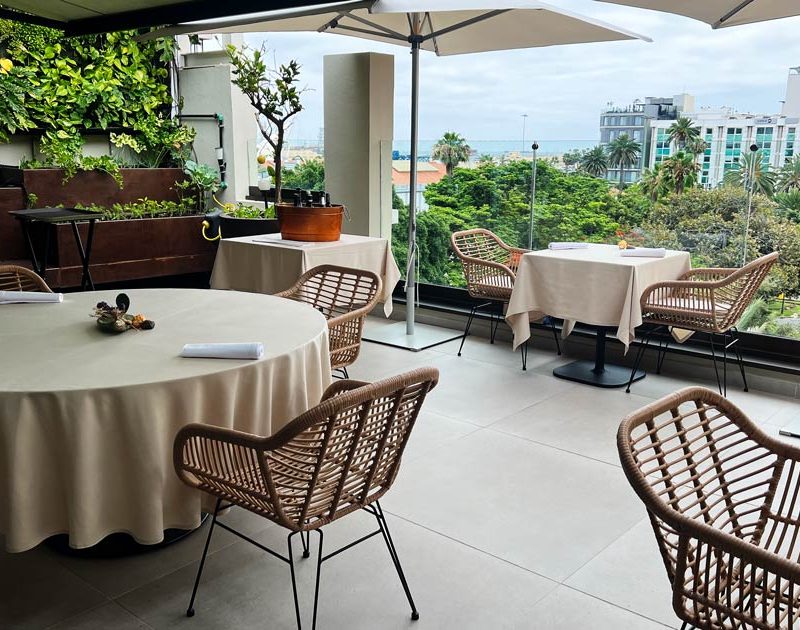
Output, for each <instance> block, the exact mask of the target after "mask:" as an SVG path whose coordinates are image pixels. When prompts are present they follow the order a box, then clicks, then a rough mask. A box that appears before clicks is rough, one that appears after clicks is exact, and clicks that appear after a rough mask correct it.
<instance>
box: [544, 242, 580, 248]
mask: <svg viewBox="0 0 800 630" xmlns="http://www.w3.org/2000/svg"><path fill="white" fill-rule="evenodd" d="M547 247H548V248H549V249H589V243H550V244H549V245H548V246H547Z"/></svg>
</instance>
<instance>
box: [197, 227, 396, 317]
mask: <svg viewBox="0 0 800 630" xmlns="http://www.w3.org/2000/svg"><path fill="white" fill-rule="evenodd" d="M318 265H339V266H341V267H352V268H355V269H366V270H368V271H372V272H374V273H376V274H377V275H378V276H380V278H381V280H382V281H383V290H382V293H381V296H380V301H381V302H383V311H384V313H385V314H386V316H387V317H388V316H389V315H391V314H392V291H394V287H395V285H396V284H397V282H398V280H400V269H398V267H397V263H396V262H395V260H394V256H393V255H392V248H391V247H390V245H389V241H388V240H387V239H385V238H371V237H368V236H355V235H352V234H342V237H341V239H340V240H338V241H336V242H333V243H300V242H298V241H283V240H282V239H281V235H280V234H262V235H260V236H244V237H240V238H226V239H223V240H221V241H220V243H219V249H218V250H217V258H216V260H215V261H214V271H213V272H212V274H211V288H212V289H235V290H236V291H252V292H255V293H278V292H279V291H285V290H286V289H288V288H290V287H291V286H292V285H293V284H294V283H295V282H297V279H298V278H299V277H300V276H301V275H302V274H304V273H305V272H306V271H308V270H309V269H312V268H313V267H316V266H318Z"/></svg>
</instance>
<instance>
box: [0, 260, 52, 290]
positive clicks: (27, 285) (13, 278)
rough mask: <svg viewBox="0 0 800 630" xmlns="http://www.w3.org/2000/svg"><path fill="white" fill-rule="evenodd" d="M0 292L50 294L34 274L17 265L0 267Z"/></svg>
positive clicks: (45, 285)
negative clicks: (39, 292)
mask: <svg viewBox="0 0 800 630" xmlns="http://www.w3.org/2000/svg"><path fill="white" fill-rule="evenodd" d="M0 291H41V292H43V293H52V291H51V290H50V287H48V286H47V283H46V282H45V281H44V280H43V279H42V278H41V277H40V276H39V275H38V274H36V273H34V272H33V271H31V270H30V269H26V268H25V267H19V266H17V265H0Z"/></svg>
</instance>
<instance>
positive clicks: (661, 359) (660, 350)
mask: <svg viewBox="0 0 800 630" xmlns="http://www.w3.org/2000/svg"><path fill="white" fill-rule="evenodd" d="M671 342H672V335H671V334H669V330H668V331H667V339H666V341H665V342H664V347H663V348H662V347H661V342H660V341H659V344H658V361H657V362H656V374H661V366H663V365H664V359H666V358H667V350H669V344H670V343H671Z"/></svg>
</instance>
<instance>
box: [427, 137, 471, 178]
mask: <svg viewBox="0 0 800 630" xmlns="http://www.w3.org/2000/svg"><path fill="white" fill-rule="evenodd" d="M470 151H471V149H470V147H469V145H468V144H467V141H466V140H465V139H464V138H463V137H462V136H460V135H459V134H457V133H456V132H455V131H448V132H446V133H445V134H444V135H443V136H442V137H441V139H440V140H439V141H438V142H437V143H436V144H434V145H433V150H432V151H431V158H433V159H434V160H439V161H440V162H442V163H443V164H444V167H445V169H446V171H447V176H448V177H452V175H453V170H454V169H455V167H456V166H458V165H459V164H460V163H461V162H466V161H467V160H468V159H469V153H470Z"/></svg>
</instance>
